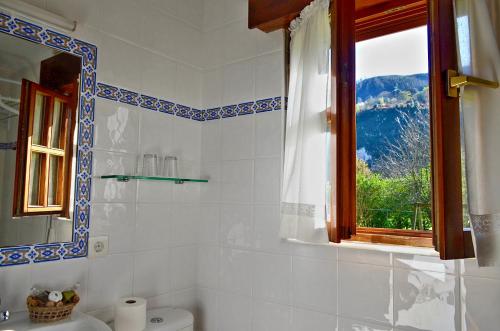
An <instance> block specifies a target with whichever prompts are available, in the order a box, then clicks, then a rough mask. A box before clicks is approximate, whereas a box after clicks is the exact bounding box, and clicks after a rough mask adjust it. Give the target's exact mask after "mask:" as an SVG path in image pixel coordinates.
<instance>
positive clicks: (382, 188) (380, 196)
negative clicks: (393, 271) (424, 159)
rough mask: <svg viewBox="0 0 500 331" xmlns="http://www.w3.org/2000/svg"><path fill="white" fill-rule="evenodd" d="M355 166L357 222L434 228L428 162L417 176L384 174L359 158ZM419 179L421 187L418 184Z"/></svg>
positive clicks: (416, 228) (425, 228) (424, 228)
mask: <svg viewBox="0 0 500 331" xmlns="http://www.w3.org/2000/svg"><path fill="white" fill-rule="evenodd" d="M356 168H357V169H356V170H357V171H356V175H357V177H356V192H357V206H356V207H357V224H358V226H363V227H373V228H390V229H406V230H431V229H432V218H431V206H430V201H431V190H430V188H431V185H430V167H429V166H428V167H426V168H422V169H420V171H419V172H418V173H417V177H418V178H417V180H415V179H416V178H415V176H414V175H413V174H408V175H406V176H401V177H384V176H382V175H381V174H379V173H376V172H373V171H371V170H370V169H369V168H368V166H367V164H366V163H365V162H364V161H362V160H359V159H358V161H357V167H356ZM416 183H418V185H419V186H418V187H416V186H415V184H416ZM416 192H419V193H418V194H416ZM417 196H418V200H416V199H417Z"/></svg>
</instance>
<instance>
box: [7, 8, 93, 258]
mask: <svg viewBox="0 0 500 331" xmlns="http://www.w3.org/2000/svg"><path fill="white" fill-rule="evenodd" d="M0 32H2V33H6V34H9V35H12V36H15V37H18V38H22V39H26V40H29V41H31V42H34V43H37V44H41V45H45V46H48V47H52V48H55V49H58V50H61V51H64V52H68V53H71V54H73V55H76V56H78V57H80V58H81V59H82V73H81V91H80V94H81V97H80V106H79V116H78V118H79V120H78V148H77V151H76V153H77V157H76V178H75V204H74V214H73V226H74V228H73V241H72V242H66V243H55V244H40V245H25V246H13V247H5V248H1V249H0V267H5V266H12V265H20V264H29V263H39V262H47V261H55V260H62V259H74V258H81V257H85V256H87V253H88V238H89V221H90V220H89V218H90V188H91V184H92V183H91V181H92V180H91V178H92V151H91V149H92V145H93V140H94V106H95V89H96V69H97V47H96V46H94V45H92V44H89V43H87V42H85V41H81V40H78V39H74V38H72V37H70V36H66V35H64V34H61V33H59V32H56V31H53V30H50V29H48V28H46V27H43V26H40V25H37V24H34V23H32V22H28V21H26V20H24V19H20V18H17V17H14V16H12V15H10V14H8V13H5V12H0Z"/></svg>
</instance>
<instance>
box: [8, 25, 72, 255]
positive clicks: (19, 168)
mask: <svg viewBox="0 0 500 331" xmlns="http://www.w3.org/2000/svg"><path fill="white" fill-rule="evenodd" d="M0 44H1V45H2V49H1V50H0V247H8V246H14V245H32V244H38V243H49V242H69V241H71V239H72V231H73V223H72V222H73V221H72V219H71V218H72V212H73V200H74V197H73V191H74V179H75V178H74V173H75V167H74V164H73V162H74V160H75V150H76V134H75V127H76V121H77V105H78V94H79V80H80V72H81V59H80V58H79V57H76V56H74V55H71V54H67V53H64V52H60V51H57V50H55V49H52V48H49V47H47V46H43V45H38V44H34V43H31V42H28V41H25V40H22V39H20V38H16V37H13V36H10V35H7V34H2V33H0Z"/></svg>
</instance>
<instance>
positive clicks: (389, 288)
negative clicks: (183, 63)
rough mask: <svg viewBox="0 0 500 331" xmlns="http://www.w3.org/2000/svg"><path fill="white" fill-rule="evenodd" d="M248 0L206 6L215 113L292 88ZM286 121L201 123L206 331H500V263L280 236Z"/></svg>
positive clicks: (278, 46)
mask: <svg viewBox="0 0 500 331" xmlns="http://www.w3.org/2000/svg"><path fill="white" fill-rule="evenodd" d="M228 1H229V2H231V4H228ZM246 2H247V1H246V0H207V1H205V17H204V26H203V28H204V33H203V39H204V41H205V46H204V47H205V52H206V54H207V55H208V56H207V57H206V61H205V63H204V65H205V70H204V72H203V76H204V77H203V101H204V103H205V107H206V108H210V107H214V106H220V105H226V104H231V103H241V102H243V101H247V100H253V98H255V99H259V98H264V97H270V96H278V95H283V91H282V90H283V88H284V86H283V85H284V81H283V76H284V73H283V67H284V60H283V40H282V34H281V33H280V32H275V33H272V34H263V33H261V32H259V31H250V30H248V29H247V28H246V25H247V21H246V6H244V5H243V3H246ZM238 4H239V6H238ZM238 11H239V13H238ZM229 13H231V15H232V16H228V15H229ZM283 116H284V114H283V112H272V113H264V114H257V115H254V116H242V117H237V118H230V119H223V120H220V121H209V122H205V123H203V125H202V168H201V169H202V170H201V172H202V174H203V175H207V176H209V177H210V182H209V183H208V184H206V185H203V186H202V187H201V196H200V199H201V210H202V213H201V214H202V215H203V217H202V218H201V219H200V221H199V223H200V224H199V225H198V272H197V286H198V287H197V299H198V305H199V306H198V312H199V314H198V319H199V326H200V328H201V329H202V330H205V331H214V330H218V331H223V330H230V331H240V330H242V331H243V330H252V331H267V330H273V331H275V330H278V331H279V330H293V331H302V330H304V331H312V330H313V331H322V330H325V331H326V330H328V331H334V330H339V331H351V330H352V331H416V330H419V331H421V330H432V331H460V330H462V331H497V330H500V326H499V325H500V317H499V316H500V315H499V314H497V313H496V308H493V307H497V306H498V304H499V303H500V299H499V298H500V269H494V268H489V269H484V270H481V271H479V270H478V268H477V267H475V266H474V263H475V261H474V260H472V261H452V262H442V261H439V259H438V258H437V257H434V256H423V255H413V254H399V253H391V252H384V251H373V250H366V249H358V248H351V247H341V248H339V247H336V246H326V247H322V246H308V245H296V244H291V243H286V242H283V241H280V240H279V236H278V231H279V193H280V170H281V164H282V158H281V151H282V135H283V130H282V128H283Z"/></svg>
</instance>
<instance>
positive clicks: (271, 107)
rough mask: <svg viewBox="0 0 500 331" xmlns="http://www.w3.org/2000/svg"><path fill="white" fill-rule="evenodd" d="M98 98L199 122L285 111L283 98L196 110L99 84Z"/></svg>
mask: <svg viewBox="0 0 500 331" xmlns="http://www.w3.org/2000/svg"><path fill="white" fill-rule="evenodd" d="M97 96H98V97H100V98H104V99H108V100H113V101H116V102H121V103H126V104H129V105H133V106H138V107H141V108H144V109H147V110H153V111H158V112H161V113H165V114H170V115H175V116H178V117H182V118H187V119H191V120H194V121H199V122H203V121H211V120H218V119H223V118H229V117H237V116H243V115H251V114H258V113H263V112H269V111H280V110H282V109H283V107H282V97H274V98H267V99H262V100H257V101H249V102H242V103H240V104H234V105H227V106H222V107H216V108H209V109H196V108H191V107H188V106H185V105H181V104H176V103H174V102H171V101H167V100H162V99H159V98H155V97H152V96H148V95H144V94H140V93H138V92H132V91H129V90H126V89H123V88H120V87H116V86H112V85H109V84H106V83H97ZM285 102H286V101H285Z"/></svg>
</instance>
